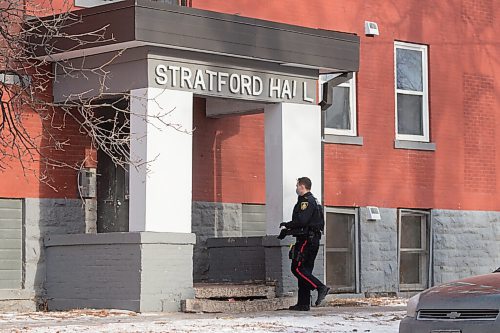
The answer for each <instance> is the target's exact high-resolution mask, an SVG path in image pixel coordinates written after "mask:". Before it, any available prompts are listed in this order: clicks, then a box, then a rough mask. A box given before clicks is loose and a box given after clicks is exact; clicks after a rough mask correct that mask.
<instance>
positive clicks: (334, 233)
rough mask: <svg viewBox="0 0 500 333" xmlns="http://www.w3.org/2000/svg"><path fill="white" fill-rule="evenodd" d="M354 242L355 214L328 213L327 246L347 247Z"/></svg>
mask: <svg viewBox="0 0 500 333" xmlns="http://www.w3.org/2000/svg"><path fill="white" fill-rule="evenodd" d="M353 244H354V215H352V214H338V213H327V214H326V247H327V248H335V249H346V248H350V247H352V246H353Z"/></svg>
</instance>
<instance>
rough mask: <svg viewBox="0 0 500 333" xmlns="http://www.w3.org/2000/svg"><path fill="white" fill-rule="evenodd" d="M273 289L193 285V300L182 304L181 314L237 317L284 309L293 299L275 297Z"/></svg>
mask: <svg viewBox="0 0 500 333" xmlns="http://www.w3.org/2000/svg"><path fill="white" fill-rule="evenodd" d="M275 289H276V286H275V285H267V284H226V283H220V284H219V283H207V284H195V285H194V291H195V298H194V299H186V300H183V301H182V303H181V308H182V311H183V312H196V313H198V312H209V313H237V312H261V311H275V310H281V309H287V308H288V307H289V306H290V305H293V304H295V303H296V298H295V297H276V290H275Z"/></svg>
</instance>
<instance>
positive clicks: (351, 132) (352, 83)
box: [324, 74, 358, 136]
mask: <svg viewBox="0 0 500 333" xmlns="http://www.w3.org/2000/svg"><path fill="white" fill-rule="evenodd" d="M338 87H346V88H349V104H350V105H351V110H350V112H351V114H350V117H349V118H350V120H351V123H350V125H351V126H350V127H351V129H348V130H347V129H338V128H329V127H326V125H325V129H324V133H325V134H332V135H345V136H357V135H358V129H357V126H356V124H357V119H356V116H357V112H356V109H357V108H356V74H354V75H353V76H352V79H350V80H349V81H348V82H344V83H341V84H339V85H338Z"/></svg>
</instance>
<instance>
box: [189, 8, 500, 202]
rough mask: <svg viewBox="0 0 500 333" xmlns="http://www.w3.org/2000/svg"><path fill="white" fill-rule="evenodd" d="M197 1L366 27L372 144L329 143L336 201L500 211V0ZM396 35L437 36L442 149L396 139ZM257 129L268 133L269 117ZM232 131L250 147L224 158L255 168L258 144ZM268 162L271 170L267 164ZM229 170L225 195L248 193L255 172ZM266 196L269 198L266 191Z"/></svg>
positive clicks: (365, 99) (432, 67)
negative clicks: (408, 146)
mask: <svg viewBox="0 0 500 333" xmlns="http://www.w3.org/2000/svg"><path fill="white" fill-rule="evenodd" d="M193 6H194V7H197V8H202V9H207V10H214V11H220V12H225V13H231V14H238V15H242V16H249V17H256V18H262V19H266V20H273V21H278V22H284V23H290V24H296V25H303V26H307V27H312V28H322V29H329V30H339V31H344V32H354V33H357V34H358V35H360V36H361V59H360V71H359V74H358V77H357V78H358V80H357V84H358V87H357V93H358V96H357V103H358V105H357V106H358V132H359V135H360V136H363V137H364V145H363V146H361V147H357V146H348V145H336V144H327V145H326V146H325V177H324V184H325V202H326V204H327V205H335V206H364V205H378V206H383V207H415V208H447V209H473V210H500V200H499V199H498V194H499V190H500V177H499V172H500V152H499V149H498V145H499V141H500V138H499V137H498V135H499V134H498V133H497V132H498V129H499V128H500V114H499V113H500V111H499V110H500V88H499V85H498V79H497V78H498V77H500V63H499V62H498V54H500V44H499V43H498V34H497V31H498V30H499V29H500V21H499V20H494V13H498V12H499V11H500V3H499V2H498V1H493V0H453V1H433V0H402V1H390V2H388V1H378V2H377V1H375V2H373V1H342V0H318V1H305V0H283V1H263V0H234V1H222V0H193ZM365 20H369V21H375V22H377V23H378V25H379V28H380V33H381V35H380V36H378V37H376V38H369V37H365V36H364V30H363V29H364V26H363V23H364V21H365ZM395 40H399V41H406V42H412V43H421V44H427V45H429V89H430V122H431V126H430V131H431V141H432V142H435V143H436V146H437V150H436V151H435V152H426V151H414V150H396V149H394V148H393V145H394V136H395V135H394V131H395V130H394V117H395V116H394V113H395V112H394V68H393V66H394V62H393V45H394V41H395ZM226 121H229V120H226ZM233 121H237V120H233ZM254 131H255V135H256V136H260V137H262V136H263V130H262V127H261V126H259V127H257V128H255V130H254ZM228 140H230V141H231V144H232V145H233V144H234V145H236V146H240V147H242V150H241V152H240V153H239V154H240V155H238V156H236V155H234V152H232V153H231V154H230V153H227V152H226V151H224V150H223V151H222V153H221V156H220V157H217V158H218V159H220V160H221V161H222V162H223V165H224V163H227V162H224V161H225V160H226V159H232V158H235V157H236V158H238V161H240V162H239V165H240V166H241V167H245V166H246V163H248V162H246V161H245V160H243V159H239V156H242V155H243V156H244V155H246V154H247V153H248V152H245V150H244V149H243V147H245V143H246V138H244V137H243V136H241V137H235V136H232V137H231V138H230V139H228ZM238 140H239V144H236V143H235V142H236V141H238ZM222 145H223V146H224V145H225V143H224V142H223V143H222ZM195 149H196V148H195ZM261 154H262V153H261ZM257 162H259V163H263V162H262V161H260V160H257ZM211 163H215V162H213V161H212V162H211ZM233 163H237V162H233ZM255 164H256V163H255V162H253V165H255ZM231 167H232V169H236V165H235V164H233V165H232V166H231ZM258 169H259V170H261V174H260V175H257V178H261V177H263V175H264V171H263V166H262V164H260V166H259V168H258ZM225 171H226V170H225V169H224V168H223V169H222V173H221V174H222V180H220V182H221V183H223V184H224V190H225V192H224V193H222V195H221V196H220V197H218V198H217V199H220V198H222V199H223V200H224V201H228V202H231V201H233V202H241V201H245V199H246V196H247V195H246V192H245V193H243V192H242V193H241V194H238V193H239V192H238V190H239V189H240V184H241V183H242V182H244V183H245V186H248V182H249V181H250V180H249V179H245V178H244V177H245V176H246V174H245V173H240V174H239V175H240V177H241V178H240V179H237V178H235V177H234V174H233V175H232V176H231V177H229V176H226V174H225ZM195 179H196V176H195ZM230 188H232V189H230ZM225 193H231V196H230V197H226V195H225ZM194 197H195V198H197V197H199V195H198V190H196V191H195V195H194ZM258 199H259V201H260V202H264V200H265V197H264V194H263V193H262V192H260V194H259V195H258Z"/></svg>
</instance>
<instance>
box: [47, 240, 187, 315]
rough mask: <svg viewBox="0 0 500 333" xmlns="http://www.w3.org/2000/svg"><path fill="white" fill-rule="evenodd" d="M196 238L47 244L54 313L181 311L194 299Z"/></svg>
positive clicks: (49, 297)
mask: <svg viewBox="0 0 500 333" xmlns="http://www.w3.org/2000/svg"><path fill="white" fill-rule="evenodd" d="M194 242H195V235H194V234H179V233H153V232H141V233H132V232H131V233H107V234H82V235H57V236H51V237H49V238H47V240H46V243H45V245H46V248H47V250H46V252H47V282H46V285H47V299H48V307H49V309H50V310H67V309H74V308H87V307H88V308H116V309H126V310H132V311H138V312H146V311H155V312H156V311H179V310H180V302H181V300H183V299H187V298H192V297H193V296H194V291H193V275H192V274H193V273H192V272H193V265H192V254H193V244H194Z"/></svg>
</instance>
